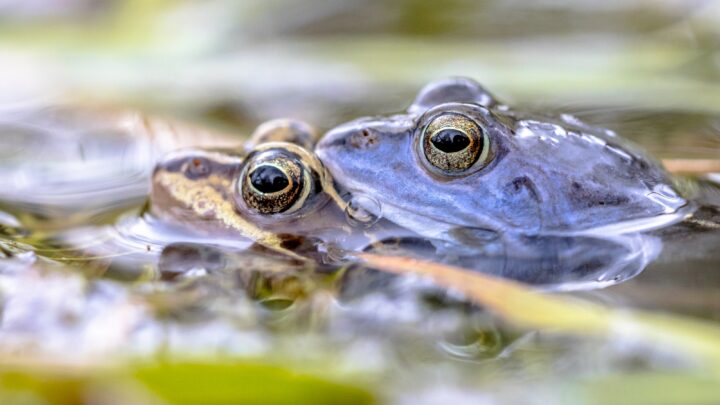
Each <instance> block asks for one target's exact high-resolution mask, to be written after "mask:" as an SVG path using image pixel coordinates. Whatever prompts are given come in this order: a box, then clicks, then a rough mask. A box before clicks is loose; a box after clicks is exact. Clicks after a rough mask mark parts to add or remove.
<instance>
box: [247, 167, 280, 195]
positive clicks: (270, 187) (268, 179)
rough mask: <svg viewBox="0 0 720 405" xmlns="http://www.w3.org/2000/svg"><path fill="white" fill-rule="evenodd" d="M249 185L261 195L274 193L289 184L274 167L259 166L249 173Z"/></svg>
mask: <svg viewBox="0 0 720 405" xmlns="http://www.w3.org/2000/svg"><path fill="white" fill-rule="evenodd" d="M250 183H252V185H253V187H255V189H256V190H257V191H259V192H261V193H275V192H278V191H280V190H283V189H285V187H287V186H288V184H290V181H289V180H288V178H287V176H286V175H285V173H283V172H282V170H280V169H278V168H277V167H275V166H260V167H258V168H257V169H255V170H253V172H252V173H250Z"/></svg>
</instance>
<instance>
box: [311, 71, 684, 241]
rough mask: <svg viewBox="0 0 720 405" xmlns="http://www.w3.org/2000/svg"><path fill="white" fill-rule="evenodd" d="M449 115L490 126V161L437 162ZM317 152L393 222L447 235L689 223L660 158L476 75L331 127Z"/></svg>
mask: <svg viewBox="0 0 720 405" xmlns="http://www.w3.org/2000/svg"><path fill="white" fill-rule="evenodd" d="M444 113H457V114H460V115H462V116H464V117H467V118H469V119H470V120H472V121H474V122H475V123H476V124H477V125H479V126H480V127H481V128H482V129H483V130H484V131H485V133H486V134H487V136H488V139H489V147H490V150H489V152H490V154H491V158H490V159H488V162H487V163H486V164H482V165H475V166H473V167H472V168H469V169H468V170H467V171H465V172H462V173H455V174H452V175H448V174H445V173H443V172H442V171H438V170H436V169H434V168H432V167H429V165H428V162H427V160H426V159H424V158H423V152H422V148H419V147H418V144H419V142H420V137H421V136H422V133H423V130H424V128H425V127H426V126H427V125H428V124H429V122H430V121H431V120H432V119H433V118H434V117H437V116H438V115H441V114H444ZM316 153H317V155H318V157H319V158H320V160H322V162H323V163H324V164H325V166H326V167H327V168H328V169H329V170H330V172H331V174H332V176H333V177H334V179H335V182H336V183H337V184H338V186H339V187H341V188H343V189H346V190H347V191H349V192H351V193H362V194H365V195H367V196H369V197H370V198H372V199H375V200H376V201H377V202H379V203H380V205H381V206H382V215H383V216H384V217H385V218H388V219H389V220H391V221H393V222H396V223H398V224H400V225H402V226H405V227H407V228H409V229H412V230H414V231H417V232H419V233H422V234H424V235H426V236H433V237H441V238H444V239H452V240H457V239H465V238H467V237H468V234H473V232H475V233H477V235H479V236H480V237H481V238H482V237H485V236H487V235H492V234H503V235H513V234H515V235H518V234H524V235H549V234H553V235H571V234H577V233H594V234H603V233H607V232H612V233H621V232H625V231H628V230H639V229H648V228H652V227H657V226H660V225H663V224H667V223H671V222H674V221H678V220H680V219H681V218H682V217H683V212H686V211H687V209H683V210H681V208H682V207H687V206H688V203H687V201H686V200H684V199H683V198H682V197H680V196H679V195H678V194H677V193H676V192H675V190H674V189H673V187H672V185H671V182H670V180H669V179H668V176H667V174H666V173H665V171H664V170H663V168H662V167H661V166H660V165H659V164H658V163H657V162H655V161H654V160H652V159H650V158H649V157H648V156H646V155H645V154H643V153H642V152H641V151H640V150H638V149H637V148H636V147H634V146H633V145H631V144H630V143H628V142H627V141H625V140H623V139H621V138H619V137H618V136H616V135H615V134H614V133H612V132H611V131H607V130H602V129H595V128H590V127H587V126H585V125H584V124H582V123H580V122H578V121H577V120H575V119H573V118H572V117H569V116H562V117H560V118H555V119H553V118H549V117H538V116H533V115H529V114H524V113H520V112H517V111H512V110H511V109H510V108H508V107H507V106H504V105H501V104H500V103H498V101H497V100H496V99H495V98H494V97H493V96H492V95H491V94H490V93H488V92H487V91H486V90H485V89H483V88H482V87H481V86H480V85H479V84H478V83H476V82H475V81H473V80H470V79H465V78H453V79H447V80H442V81H438V82H434V83H431V84H429V85H428V86H426V87H425V88H424V89H423V90H422V91H421V92H420V94H419V95H418V96H417V98H416V100H415V101H414V103H413V104H412V105H411V106H410V107H409V108H408V110H407V112H406V113H404V114H399V115H393V116H386V117H371V118H362V119H358V120H355V121H352V122H349V123H346V124H343V125H341V126H339V127H337V128H335V129H333V130H331V131H330V132H329V133H328V134H327V135H326V136H325V137H324V138H323V139H322V140H321V141H320V143H319V144H318V146H317V148H316ZM367 208H368V209H372V207H367ZM618 224H621V225H618ZM458 232H460V234H462V236H461V237H459V236H458V235H459V234H458Z"/></svg>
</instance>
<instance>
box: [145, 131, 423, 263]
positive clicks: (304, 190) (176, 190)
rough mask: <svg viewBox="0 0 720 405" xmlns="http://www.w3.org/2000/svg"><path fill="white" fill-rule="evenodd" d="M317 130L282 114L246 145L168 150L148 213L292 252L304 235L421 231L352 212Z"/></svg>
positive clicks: (341, 240) (361, 242) (207, 233)
mask: <svg viewBox="0 0 720 405" xmlns="http://www.w3.org/2000/svg"><path fill="white" fill-rule="evenodd" d="M313 131H314V129H313V128H312V127H311V126H310V125H309V124H306V123H304V122H302V121H298V120H288V119H277V120H272V121H269V122H266V123H263V124H261V125H260V126H259V127H258V129H257V130H256V131H255V132H254V133H253V135H252V136H251V137H250V139H249V141H248V142H247V143H246V144H245V145H244V146H243V147H238V148H231V149H227V148H223V149H182V150H179V151H176V152H174V153H171V154H169V155H167V156H166V157H165V158H164V159H163V160H162V161H161V162H159V163H158V164H157V165H156V167H155V169H154V172H153V175H152V187H151V192H150V198H149V204H148V210H147V213H146V219H148V218H150V220H161V221H163V222H164V223H165V224H170V225H172V226H176V228H177V227H181V228H184V229H185V230H186V231H187V230H189V231H191V232H192V234H194V235H199V236H200V239H204V240H205V241H213V240H215V241H217V240H224V241H226V242H227V241H230V242H231V243H233V242H239V241H247V242H250V243H254V244H259V245H261V246H264V247H266V248H269V249H271V250H274V251H277V252H283V253H286V254H288V255H291V256H296V255H295V252H294V251H295V250H296V249H297V248H298V247H299V246H298V245H299V244H301V243H302V242H304V241H315V242H317V243H320V242H323V241H324V242H329V243H333V244H334V245H337V246H340V247H342V248H343V249H348V250H357V249H361V248H363V247H365V246H367V245H369V244H372V243H373V242H376V241H378V240H379V239H381V238H383V237H385V236H387V235H392V236H402V235H405V234H413V235H414V233H412V232H408V231H405V230H401V229H400V228H398V227H397V226H395V225H392V226H383V224H378V225H376V226H372V229H369V228H370V225H375V224H374V222H373V223H366V224H362V225H367V226H360V225H361V224H358V223H357V222H354V221H349V220H348V217H347V214H346V208H347V202H346V201H345V200H344V199H343V197H342V196H341V195H339V193H338V192H337V190H336V189H335V187H334V183H333V180H332V178H331V176H330V174H329V172H328V171H327V169H326V168H325V167H324V165H323V164H322V163H321V162H320V160H319V159H318V158H317V156H315V154H314V153H313V152H312V145H313V144H314V139H316V138H317V136H316V135H314V134H313ZM371 220H372V219H371Z"/></svg>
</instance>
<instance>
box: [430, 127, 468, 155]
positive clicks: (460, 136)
mask: <svg viewBox="0 0 720 405" xmlns="http://www.w3.org/2000/svg"><path fill="white" fill-rule="evenodd" d="M430 141H431V142H432V144H433V145H435V147H436V148H438V149H440V150H441V151H443V152H445V153H453V152H460V151H461V150H463V149H465V148H467V147H468V145H470V138H469V137H468V136H467V135H466V134H464V133H463V132H461V131H458V130H457V129H443V130H442V131H440V132H438V133H437V134H435V136H433V137H432V138H431V139H430Z"/></svg>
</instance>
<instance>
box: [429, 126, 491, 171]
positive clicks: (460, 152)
mask: <svg viewBox="0 0 720 405" xmlns="http://www.w3.org/2000/svg"><path fill="white" fill-rule="evenodd" d="M419 146H420V149H421V154H422V155H423V156H424V158H425V159H424V160H426V161H427V162H428V163H429V164H430V165H432V166H433V167H434V168H435V169H439V170H441V171H442V172H444V173H446V174H450V175H458V174H463V172H465V171H466V170H467V169H469V168H471V167H474V166H476V164H478V165H480V167H482V166H485V165H486V164H487V163H488V162H489V161H490V141H489V139H488V136H487V133H486V132H485V130H483V128H481V127H480V125H478V124H477V123H476V122H475V121H474V120H473V119H471V118H469V117H466V116H465V115H461V114H455V113H446V114H441V115H438V116H436V117H434V118H433V119H432V120H431V121H430V122H429V123H428V124H427V125H426V126H425V128H423V131H422V135H421V137H420V145H419Z"/></svg>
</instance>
